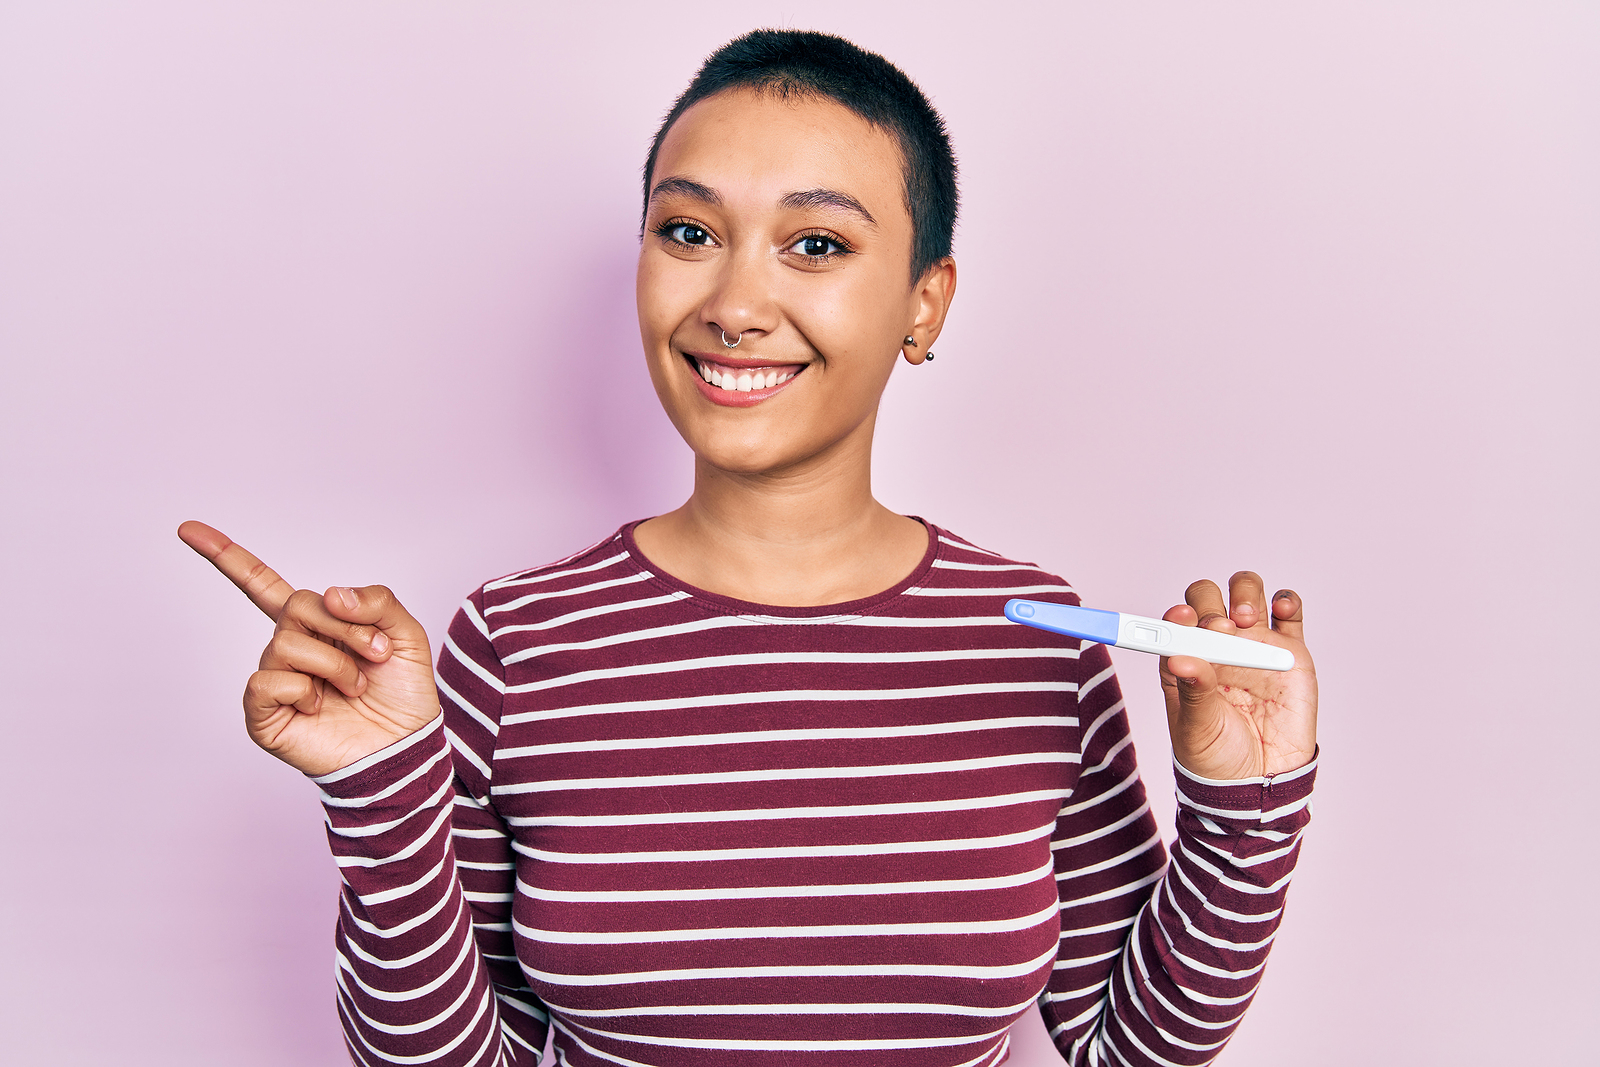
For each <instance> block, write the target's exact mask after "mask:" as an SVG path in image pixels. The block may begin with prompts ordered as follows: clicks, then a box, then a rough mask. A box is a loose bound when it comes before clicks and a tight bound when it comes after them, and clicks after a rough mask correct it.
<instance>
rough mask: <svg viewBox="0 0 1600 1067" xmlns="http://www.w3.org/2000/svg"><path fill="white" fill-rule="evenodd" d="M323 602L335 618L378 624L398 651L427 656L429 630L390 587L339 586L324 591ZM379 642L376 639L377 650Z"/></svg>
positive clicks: (376, 625)
mask: <svg viewBox="0 0 1600 1067" xmlns="http://www.w3.org/2000/svg"><path fill="white" fill-rule="evenodd" d="M322 603H323V606H324V607H326V608H327V609H328V613H329V614H330V615H332V616H334V618H337V619H343V620H344V621H345V622H353V623H360V624H362V625H365V626H375V627H377V629H378V631H379V632H380V633H381V634H383V635H384V636H385V637H386V638H387V639H388V641H389V642H390V644H391V645H392V647H393V648H394V650H395V651H396V652H401V651H406V650H421V651H422V652H423V653H424V656H425V657H426V656H427V653H428V633H427V631H426V630H424V629H423V628H422V624H421V623H420V622H418V621H417V620H416V618H415V617H414V616H413V615H412V614H411V612H409V611H407V610H406V609H405V605H403V604H401V603H400V601H399V599H397V598H396V597H395V595H394V593H393V591H392V590H390V589H389V587H388V586H386V585H368V586H362V587H361V588H359V589H357V588H354V587H351V586H343V585H336V586H334V587H332V588H331V589H329V590H328V591H327V592H326V593H323V594H322ZM376 645H377V642H376V641H374V648H375V649H376Z"/></svg>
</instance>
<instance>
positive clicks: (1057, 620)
mask: <svg viewBox="0 0 1600 1067" xmlns="http://www.w3.org/2000/svg"><path fill="white" fill-rule="evenodd" d="M1006 618H1008V619H1010V620H1011V621H1012V622H1020V623H1022V624H1023V625H1024V626H1037V627H1038V628H1039V629H1041V630H1049V631H1051V632H1052V633H1058V634H1065V635H1066V636H1068V637H1077V638H1081V639H1083V640H1085V641H1098V642H1100V643H1101V644H1103V645H1114V644H1116V643H1117V633H1118V632H1119V631H1120V630H1121V628H1122V615H1121V614H1120V613H1118V612H1115V611H1101V610H1100V609H1099V608H1080V607H1075V606H1074V605H1071V604H1052V603H1050V602H1048V601H1045V600H1008V601H1006Z"/></svg>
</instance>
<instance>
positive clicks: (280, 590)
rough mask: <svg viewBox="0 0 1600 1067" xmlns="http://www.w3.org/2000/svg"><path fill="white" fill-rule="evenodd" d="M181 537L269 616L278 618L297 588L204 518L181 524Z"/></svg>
mask: <svg viewBox="0 0 1600 1067" xmlns="http://www.w3.org/2000/svg"><path fill="white" fill-rule="evenodd" d="M178 537H179V538H180V539H181V540H182V541H183V543H184V544H186V545H188V546H189V547H190V548H192V549H194V550H195V551H196V552H198V553H200V555H202V556H204V557H205V558H206V559H208V560H210V561H211V564H212V566H214V567H216V568H217V570H219V571H221V572H222V573H223V574H224V575H226V576H227V578H228V580H229V581H230V582H232V583H233V584H234V585H236V586H238V587H239V588H240V589H241V590H242V591H243V592H244V595H245V596H247V597H249V598H250V601H251V603H253V604H255V606H256V607H258V608H260V609H261V610H262V611H263V612H265V613H266V615H267V617H268V618H269V619H272V620H274V621H276V620H277V618H278V616H279V614H281V613H282V611H283V605H284V604H285V603H287V602H288V600H289V594H291V593H293V592H294V586H292V585H290V584H289V583H288V582H286V581H284V580H283V579H282V578H280V577H278V572H277V571H275V570H273V569H272V568H271V567H269V566H267V565H266V564H265V563H262V562H261V561H260V560H259V559H256V557H254V556H252V555H251V554H250V553H249V552H246V551H245V550H244V548H243V547H241V546H239V545H236V544H234V543H233V542H232V541H230V540H228V536H227V535H226V534H224V533H223V532H222V531H221V530H217V529H213V528H212V527H210V526H207V525H206V524H205V523H203V522H196V521H195V520H194V519H190V520H189V521H188V522H186V523H184V524H183V525H182V526H179V527H178Z"/></svg>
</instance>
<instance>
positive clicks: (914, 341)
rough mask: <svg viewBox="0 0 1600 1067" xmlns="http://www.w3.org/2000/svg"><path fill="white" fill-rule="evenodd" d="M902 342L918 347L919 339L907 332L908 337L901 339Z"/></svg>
mask: <svg viewBox="0 0 1600 1067" xmlns="http://www.w3.org/2000/svg"><path fill="white" fill-rule="evenodd" d="M900 343H901V344H903V345H910V346H911V347H912V348H916V347H917V339H916V338H915V337H912V336H911V335H910V334H909V333H908V334H906V339H905V340H904V341H901V342H900Z"/></svg>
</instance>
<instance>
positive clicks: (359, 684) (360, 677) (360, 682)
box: [356, 671, 367, 693]
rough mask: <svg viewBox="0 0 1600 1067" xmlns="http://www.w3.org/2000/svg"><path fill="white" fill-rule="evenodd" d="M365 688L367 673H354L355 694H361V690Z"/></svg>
mask: <svg viewBox="0 0 1600 1067" xmlns="http://www.w3.org/2000/svg"><path fill="white" fill-rule="evenodd" d="M366 687H367V672H366V671H356V692H358V693H359V692H361V690H363V689H365V688H366Z"/></svg>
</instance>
